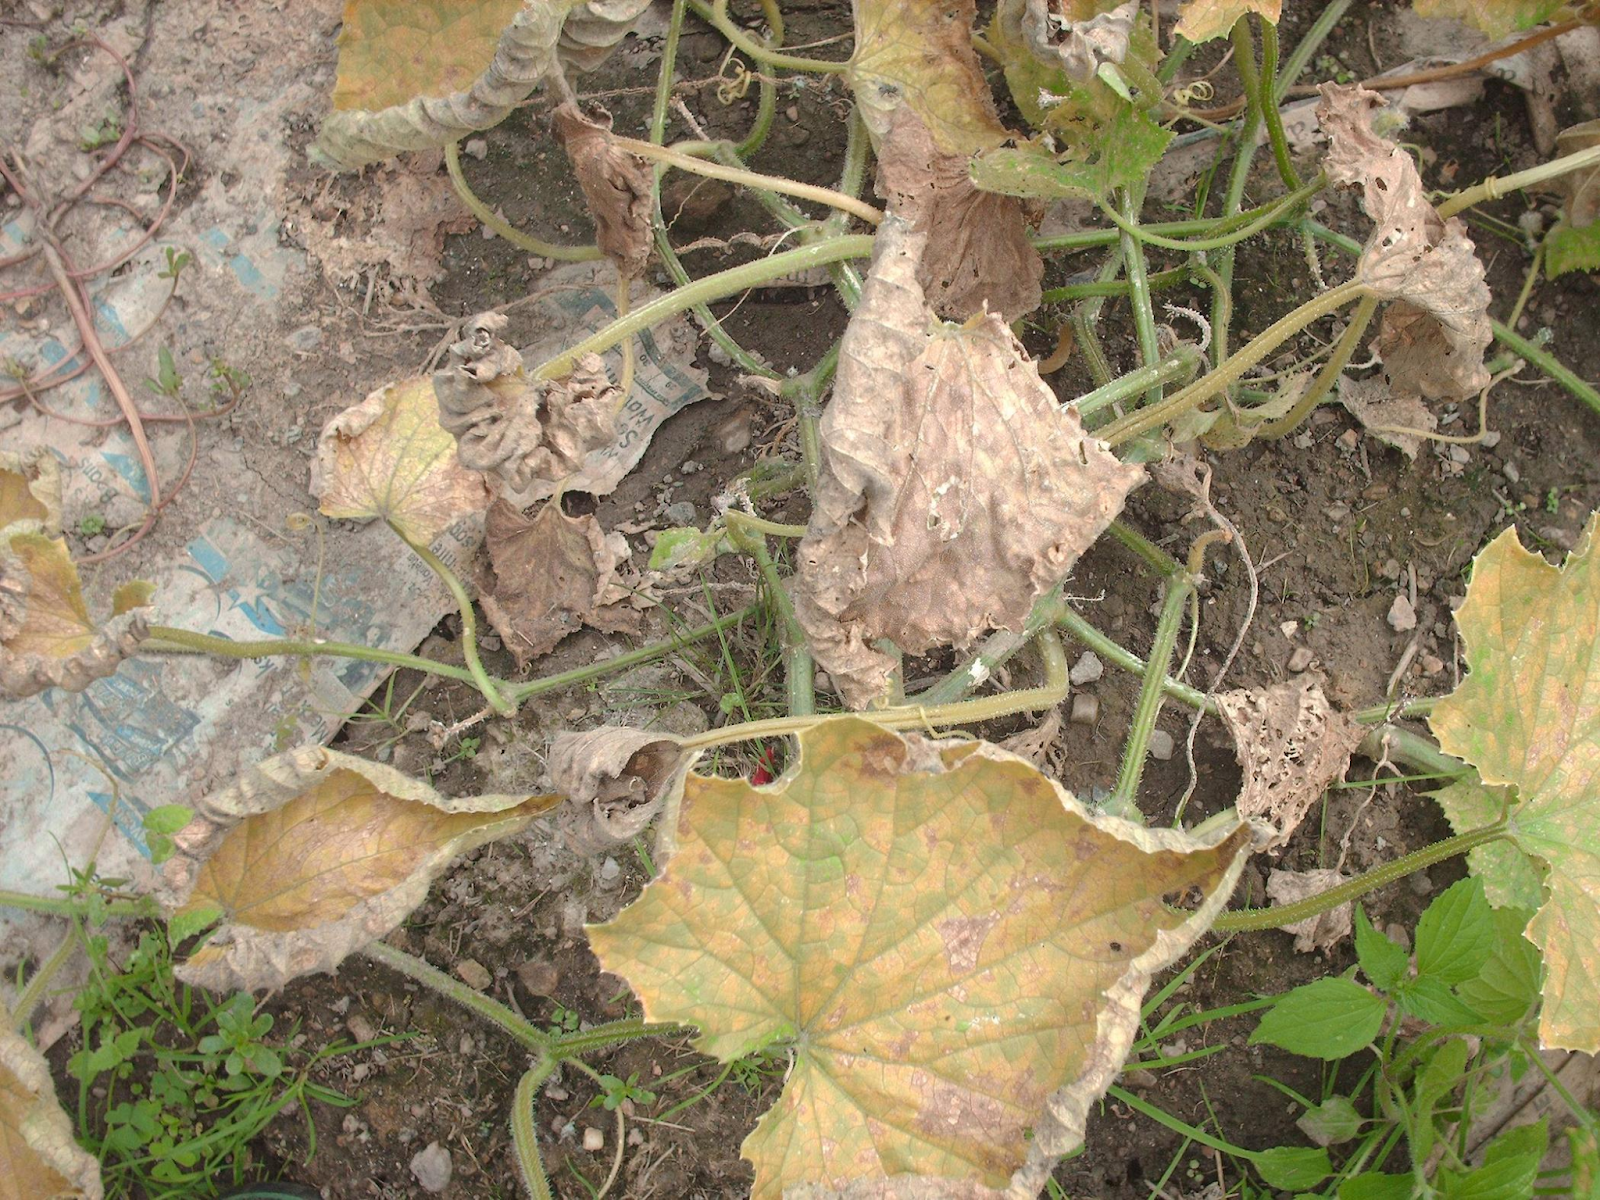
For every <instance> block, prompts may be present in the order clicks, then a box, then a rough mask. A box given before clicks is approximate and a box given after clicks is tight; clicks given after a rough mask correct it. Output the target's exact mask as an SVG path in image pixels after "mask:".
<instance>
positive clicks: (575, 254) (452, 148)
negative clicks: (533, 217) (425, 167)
mask: <svg viewBox="0 0 1600 1200" xmlns="http://www.w3.org/2000/svg"><path fill="white" fill-rule="evenodd" d="M444 166H445V170H446V171H448V172H449V173H450V182H451V183H453V184H454V185H455V189H456V195H457V196H459V197H460V198H461V203H463V204H465V205H466V206H467V209H468V210H469V211H470V212H471V213H472V215H473V216H475V217H477V218H478V220H480V221H482V222H483V224H484V225H485V226H486V227H487V228H489V229H491V230H493V231H494V232H495V233H496V234H498V235H499V236H500V237H503V238H505V240H506V241H508V242H510V243H511V244H512V245H513V246H515V247H516V248H517V249H519V250H526V251H527V252H528V253H529V254H538V255H541V256H542V257H544V258H553V259H556V260H557V261H559V262H593V261H594V260H595V259H598V258H604V257H605V255H604V254H602V253H601V252H600V247H599V246H562V245H559V244H557V243H555V242H547V241H545V240H544V239H543V238H538V237H534V236H533V234H531V233H523V232H522V230H520V229H518V228H516V227H515V226H514V225H512V224H511V223H510V222H509V221H507V220H505V218H503V217H501V216H500V215H499V214H498V213H496V212H495V211H494V209H492V208H490V207H489V206H488V205H487V204H485V203H484V202H483V201H482V200H480V199H478V196H477V193H476V192H474V191H473V190H472V188H471V187H469V186H468V185H467V177H466V176H465V175H464V174H462V172H461V153H460V150H459V149H458V145H457V143H455V142H446V143H445V144H444Z"/></svg>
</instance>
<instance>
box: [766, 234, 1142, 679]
mask: <svg viewBox="0 0 1600 1200" xmlns="http://www.w3.org/2000/svg"><path fill="white" fill-rule="evenodd" d="M922 243H923V238H922V236H921V235H917V234H913V233H911V232H910V230H909V229H908V228H907V227H906V224H905V222H903V221H901V220H900V219H899V218H896V217H889V218H886V219H885V221H884V223H883V226H882V228H881V229H880V231H879V234H878V238H877V248H876V255H875V258H874V262H873V266H872V272H871V274H870V275H869V276H868V278H867V282H866V287H865V288H864V290H863V292H862V300H861V306H860V307H859V308H858V309H857V311H856V315H855V318H854V319H853V320H852V321H851V322H850V326H849V328H848V329H847V330H846V331H845V335H844V341H843V343H842V345H841V349H840V358H839V373H838V378H837V380H836V382H835V384H834V394H833V399H832V401H831V402H830V403H829V405H828V409H827V412H826V413H825V414H824V415H823V418H822V474H821V479H820V481H819V483H818V485H817V488H816V491H815V497H816V499H815V504H814V506H813V509H812V513H811V521H810V524H809V525H808V526H807V530H806V536H805V537H804V538H803V539H802V540H801V542H800V547H799V567H798V570H797V572H796V586H795V606H796V609H797V611H798V613H799V615H800V620H801V623H802V624H803V625H804V627H805V630H806V634H807V636H808V637H809V639H810V640H811V644H812V651H813V653H814V654H815V656H816V658H817V662H818V664H819V665H820V666H822V667H823V669H825V670H826V671H827V672H828V673H829V674H830V675H831V676H832V677H833V680H834V682H835V683H836V684H837V685H838V686H839V688H840V690H841V692H842V694H843V695H844V697H845V699H846V701H847V702H848V703H849V704H850V705H851V706H853V707H860V706H862V705H865V704H867V703H869V702H871V701H872V700H874V699H876V698H877V697H878V696H880V695H881V694H882V693H883V690H884V687H885V685H886V683H887V681H888V677H889V672H890V669H891V666H892V663H893V660H892V659H890V658H889V656H888V655H886V654H883V653H882V652H880V651H878V650H876V649H873V648H872V645H871V643H872V642H873V641H874V640H875V639H878V638H889V639H891V640H893V642H894V643H895V644H896V645H897V646H898V647H899V648H900V649H901V650H903V651H905V652H907V653H911V654H920V653H922V652H924V651H926V650H929V649H932V648H933V647H936V646H946V645H955V646H966V645H967V644H969V643H970V642H971V641H972V640H973V639H974V638H976V637H977V636H978V635H980V634H981V633H983V632H985V631H987V630H990V629H995V628H1009V629H1020V628H1021V627H1022V622H1023V620H1024V619H1025V618H1026V616H1027V614H1028V612H1029V610H1030V609H1031V608H1032V606H1033V603H1034V601H1035V600H1037V599H1038V598H1039V597H1040V596H1042V595H1043V594H1044V593H1045V592H1046V591H1048V590H1049V589H1050V588H1052V587H1054V586H1055V585H1056V584H1057V583H1059V582H1060V581H1061V579H1062V578H1064V577H1065V576H1066V574H1067V572H1068V571H1070V570H1071V569H1072V565H1073V563H1075V562H1076V561H1077V558H1078V555H1079V554H1081V553H1082V552H1083V551H1084V550H1085V549H1087V548H1088V546H1089V545H1090V544H1091V543H1092V542H1093V541H1094V539H1095V538H1096V537H1098V536H1099V534H1100V533H1101V531H1102V530H1104V529H1105V527H1106V526H1107V525H1109V524H1110V523H1111V519H1112V518H1113V517H1114V516H1115V515H1116V514H1117V512H1118V511H1119V510H1120V509H1121V507H1122V503H1123V500H1124V498H1125V497H1126V496H1127V494H1128V492H1129V491H1131V490H1132V489H1133V488H1134V487H1135V486H1136V485H1137V484H1138V483H1139V481H1140V480H1141V479H1143V478H1144V471H1143V469H1142V468H1140V467H1137V466H1130V465H1125V464H1123V463H1120V462H1118V461H1117V460H1116V458H1115V457H1113V456H1112V454H1111V453H1110V451H1108V450H1107V449H1106V448H1105V447H1104V446H1103V445H1102V444H1101V443H1100V442H1098V441H1097V440H1095V439H1094V438H1093V437H1091V436H1090V435H1088V434H1086V433H1085V432H1084V431H1083V427H1082V425H1081V424H1080V423H1079V421H1078V418H1077V416H1076V415H1075V414H1074V413H1072V412H1070V411H1061V410H1060V409H1059V408H1058V407H1057V405H1056V399H1055V396H1054V395H1053V394H1052V393H1051V391H1050V389H1049V388H1048V387H1047V386H1046V385H1045V383H1044V381H1043V380H1041V379H1040V378H1039V372H1038V371H1037V369H1035V367H1034V366H1033V364H1032V363H1031V362H1029V361H1028V358H1027V356H1026V354H1025V353H1024V352H1023V350H1022V348H1021V346H1020V345H1019V344H1018V342H1017V340H1016V338H1015V337H1014V336H1012V333H1011V331H1010V330H1009V329H1008V328H1007V327H1006V325H1005V324H1004V323H1003V322H1002V321H1001V320H1000V319H999V318H997V317H995V316H994V315H993V314H984V315H983V316H980V317H974V318H973V319H972V320H971V321H968V322H967V323H966V324H965V325H960V326H955V325H945V324H942V323H940V322H938V321H936V320H935V319H934V318H933V316H932V314H931V313H929V311H928V308H927V305H926V304H925V303H924V300H923V294H922V289H921V287H920V286H919V285H918V283H917V280H916V268H917V260H918V257H919V255H920V254H921V250H922Z"/></svg>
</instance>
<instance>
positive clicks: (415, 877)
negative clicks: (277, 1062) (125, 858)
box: [162, 746, 559, 991]
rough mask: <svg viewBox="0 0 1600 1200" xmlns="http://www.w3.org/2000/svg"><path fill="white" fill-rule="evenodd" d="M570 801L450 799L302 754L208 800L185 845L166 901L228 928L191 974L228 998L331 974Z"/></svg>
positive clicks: (380, 771) (272, 762)
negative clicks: (483, 854) (477, 856)
mask: <svg viewBox="0 0 1600 1200" xmlns="http://www.w3.org/2000/svg"><path fill="white" fill-rule="evenodd" d="M558 802H559V797H556V796H531V797H530V796H503V795H485V796H468V797H461V798H456V799H451V798H447V797H445V796H441V795H440V794H439V793H438V792H436V791H434V790H433V788H431V787H429V786H428V785H427V784H425V783H421V782H419V781H418V780H415V779H411V778H409V777H407V776H405V775H402V774H401V773H400V772H399V771H395V770H393V769H391V768H389V767H385V766H382V765H381V764H378V763H373V762H368V761H367V760H366V759H362V758H356V757H354V756H352V755H348V754H340V753H339V752H337V751H334V750H325V749H323V748H322V747H320V746H302V747H300V748H299V749H297V750H291V751H289V752H288V753H286V754H280V755H277V756H276V757H274V758H270V759H268V760H267V761H265V762H263V763H260V764H258V765H256V766H254V767H250V768H247V769H246V770H245V771H243V772H242V773H241V774H240V776H239V778H238V780H237V781H236V782H235V783H233V784H232V785H231V786H229V787H227V788H225V789H223V790H222V791H221V792H218V793H216V794H214V795H211V796H208V797H206V798H205V799H204V800H202V801H201V802H200V803H199V804H198V805H196V808H195V817H194V819H193V820H192V821H191V822H190V823H189V824H188V825H187V826H186V827H185V828H184V829H183V830H182V831H181V832H180V833H178V834H177V835H176V837H175V839H174V840H175V841H176V843H177V847H178V852H177V853H176V854H175V855H174V856H173V857H172V858H171V859H169V860H168V862H167V864H166V866H165V867H164V868H163V872H164V883H163V889H162V899H163V901H164V902H165V903H166V904H167V906H168V907H169V909H172V910H174V911H175V912H176V913H186V914H187V913H196V912H210V913H215V914H217V915H219V916H220V917H221V918H222V920H223V922H224V923H223V925H222V927H221V928H220V929H219V930H218V931H217V932H216V933H214V934H213V935H212V937H211V939H210V941H208V942H207V943H206V944H205V945H204V946H203V947H201V948H200V949H199V950H197V951H196V952H195V953H194V954H193V955H191V956H190V958H189V960H188V962H187V963H185V964H184V965H183V966H181V967H180V968H179V969H178V973H179V975H180V976H181V977H182V978H183V979H185V980H186V981H187V982H190V983H195V984H200V985H202V986H205V987H210V988H214V989H216V990H219V991H228V990H232V989H234V988H260V987H279V986H281V985H282V984H284V983H286V982H287V981H288V980H290V979H293V978H295V977H296V976H299V975H305V974H308V973H310V972H312V971H331V970H333V968H334V967H336V966H337V965H338V964H339V963H340V961H342V960H343V959H344V958H345V957H346V956H347V955H349V954H352V953H354V952H355V951H356V950H359V949H360V948H361V947H362V946H365V945H367V944H369V943H370V942H373V941H376V940H377V939H378V938H380V937H382V936H383V935H384V934H385V933H387V932H389V930H391V929H393V928H395V927H396V926H397V925H399V924H400V922H401V921H402V920H404V919H405V917H406V915H407V914H409V913H410V912H411V910H412V909H414V908H415V907H416V906H417V905H418V904H420V903H421V902H422V900H423V897H424V896H426V895H427V892H428V885H429V883H430V882H431V881H432V880H433V878H434V877H435V876H436V875H437V874H438V873H439V872H440V871H442V870H443V869H444V868H445V867H446V866H447V865H448V864H449V863H450V861H451V860H452V859H454V858H455V857H456V856H457V855H458V854H464V853H466V852H467V851H468V850H471V849H473V848H474V847H476V846H481V845H483V844H484V843H485V842H489V841H493V840H494V839H496V838H500V837H505V836H508V835H509V834H512V833H516V832H517V831H519V830H521V829H523V828H524V827H525V826H526V825H527V824H528V822H529V821H531V820H533V818H535V817H537V816H539V815H540V814H542V813H545V812H548V811H549V810H551V809H553V808H554V807H555V806H556V804H557V803H558Z"/></svg>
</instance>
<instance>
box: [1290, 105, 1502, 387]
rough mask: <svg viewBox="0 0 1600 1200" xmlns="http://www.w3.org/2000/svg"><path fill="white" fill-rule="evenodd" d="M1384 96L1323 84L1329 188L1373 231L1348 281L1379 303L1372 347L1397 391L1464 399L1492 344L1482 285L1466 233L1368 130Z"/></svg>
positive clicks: (1401, 156) (1320, 115) (1397, 151)
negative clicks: (1349, 198)
mask: <svg viewBox="0 0 1600 1200" xmlns="http://www.w3.org/2000/svg"><path fill="white" fill-rule="evenodd" d="M1383 107H1384V103H1383V97H1381V96H1379V95H1378V94H1377V93H1376V92H1369V91H1367V90H1366V89H1365V88H1363V87H1361V86H1360V85H1351V86H1349V87H1341V86H1339V85H1337V84H1323V85H1322V103H1321V104H1320V105H1319V106H1318V108H1317V119H1318V121H1319V122H1320V123H1321V126H1322V128H1323V130H1324V131H1325V132H1326V133H1327V134H1328V137H1329V141H1330V144H1329V148H1328V156H1327V158H1326V160H1325V161H1324V163H1323V169H1324V170H1325V171H1326V172H1327V175H1328V179H1329V180H1330V181H1331V182H1332V183H1335V184H1338V185H1342V186H1345V187H1360V188H1361V189H1362V196H1363V207H1364V208H1365V209H1366V211H1367V215H1368V216H1370V217H1371V218H1372V220H1373V222H1374V223H1375V226H1376V228H1374V230H1373V232H1372V236H1371V237H1370V238H1369V239H1368V240H1367V245H1366V248H1365V249H1364V250H1363V251H1362V253H1361V259H1360V261H1359V262H1358V263H1357V265H1356V277H1357V278H1358V279H1360V280H1361V281H1362V282H1363V283H1364V284H1366V285H1367V286H1368V287H1369V288H1371V289H1372V291H1373V292H1374V293H1375V294H1376V295H1378V296H1379V297H1381V298H1382V299H1385V300H1390V301H1394V302H1395V303H1392V304H1390V306H1389V307H1388V308H1387V309H1386V310H1385V311H1384V314H1383V321H1382V324H1381V327H1380V329H1379V332H1378V336H1377V339H1376V342H1375V344H1376V347H1377V350H1378V353H1379V355H1380V356H1381V357H1382V359H1383V363H1384V373H1385V375H1386V376H1387V377H1388V380H1389V382H1390V385H1391V387H1392V388H1393V389H1394V390H1395V391H1396V392H1404V393H1410V394H1420V395H1423V396H1430V397H1434V396H1456V397H1460V396H1466V395H1470V394H1472V393H1475V392H1478V391H1480V390H1481V389H1482V388H1484V387H1486V386H1487V385H1488V382H1489V372H1488V370H1487V369H1486V368H1485V367H1484V365H1483V352H1484V349H1485V348H1486V347H1487V346H1488V345H1489V343H1490V341H1492V340H1493V338H1494V331H1493V329H1492V328H1491V327H1490V324H1489V315H1488V309H1489V286H1488V284H1486V283H1485V282H1484V274H1483V264H1482V263H1481V262H1479V261H1478V256H1477V253H1476V251H1475V250H1474V249H1473V245H1472V239H1471V238H1469V237H1468V236H1467V227H1466V224H1465V223H1464V222H1463V221H1462V220H1461V219H1460V218H1459V217H1451V218H1450V219H1449V220H1448V221H1443V220H1440V218H1439V214H1438V213H1437V212H1435V211H1434V208H1433V206H1432V205H1431V204H1429V203H1428V199H1427V193H1426V191H1425V189H1424V188H1423V186H1422V178H1421V176H1420V175H1418V174H1417V167H1416V163H1414V162H1413V161H1412V159H1411V156H1410V155H1409V154H1407V153H1406V152H1405V151H1404V150H1402V149H1401V148H1400V147H1399V146H1397V145H1395V144H1394V143H1393V142H1391V141H1389V140H1388V139H1387V138H1383V137H1380V136H1378V135H1377V134H1376V133H1374V132H1373V129H1372V117H1373V115H1374V113H1376V112H1377V111H1378V110H1380V109H1382V108H1383Z"/></svg>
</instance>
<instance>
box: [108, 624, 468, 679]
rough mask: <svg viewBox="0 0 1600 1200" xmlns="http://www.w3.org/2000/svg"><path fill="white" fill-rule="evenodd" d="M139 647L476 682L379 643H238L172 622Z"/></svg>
mask: <svg viewBox="0 0 1600 1200" xmlns="http://www.w3.org/2000/svg"><path fill="white" fill-rule="evenodd" d="M139 649H140V650H141V651H142V652H155V653H158V654H170V653H174V652H185V653H190V654H215V655H218V656H220V657H222V658H264V657H266V656H268V655H280V654H281V655H285V656H288V657H291V658H313V657H319V656H323V655H326V656H329V657H332V658H358V659H362V660H364V661H366V662H377V663H385V664H387V665H388V666H391V667H407V668H410V669H411V670H413V671H424V672H426V673H427V674H429V675H440V676H443V677H444V678H446V679H459V680H460V681H461V682H463V683H476V682H477V681H476V680H474V679H473V677H472V672H471V671H469V670H467V669H466V668H465V667H456V666H451V665H450V664H449V663H442V662H435V661H434V660H433V659H431V658H422V657H420V656H418V655H415V654H402V653H400V652H398V651H395V650H382V649H379V648H378V647H376V646H363V645H360V644H359V643H356V642H325V641H320V640H317V641H305V640H301V639H297V638H262V639H260V640H259V641H250V642H236V641H234V640H233V639H232V638H225V637H217V636H216V635H214V634H209V633H195V632H193V631H191V630H188V629H175V628H173V627H172V626H170V625H152V626H150V637H149V639H148V640H147V641H145V642H144V643H143V644H142V645H141V646H140V647H139Z"/></svg>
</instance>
